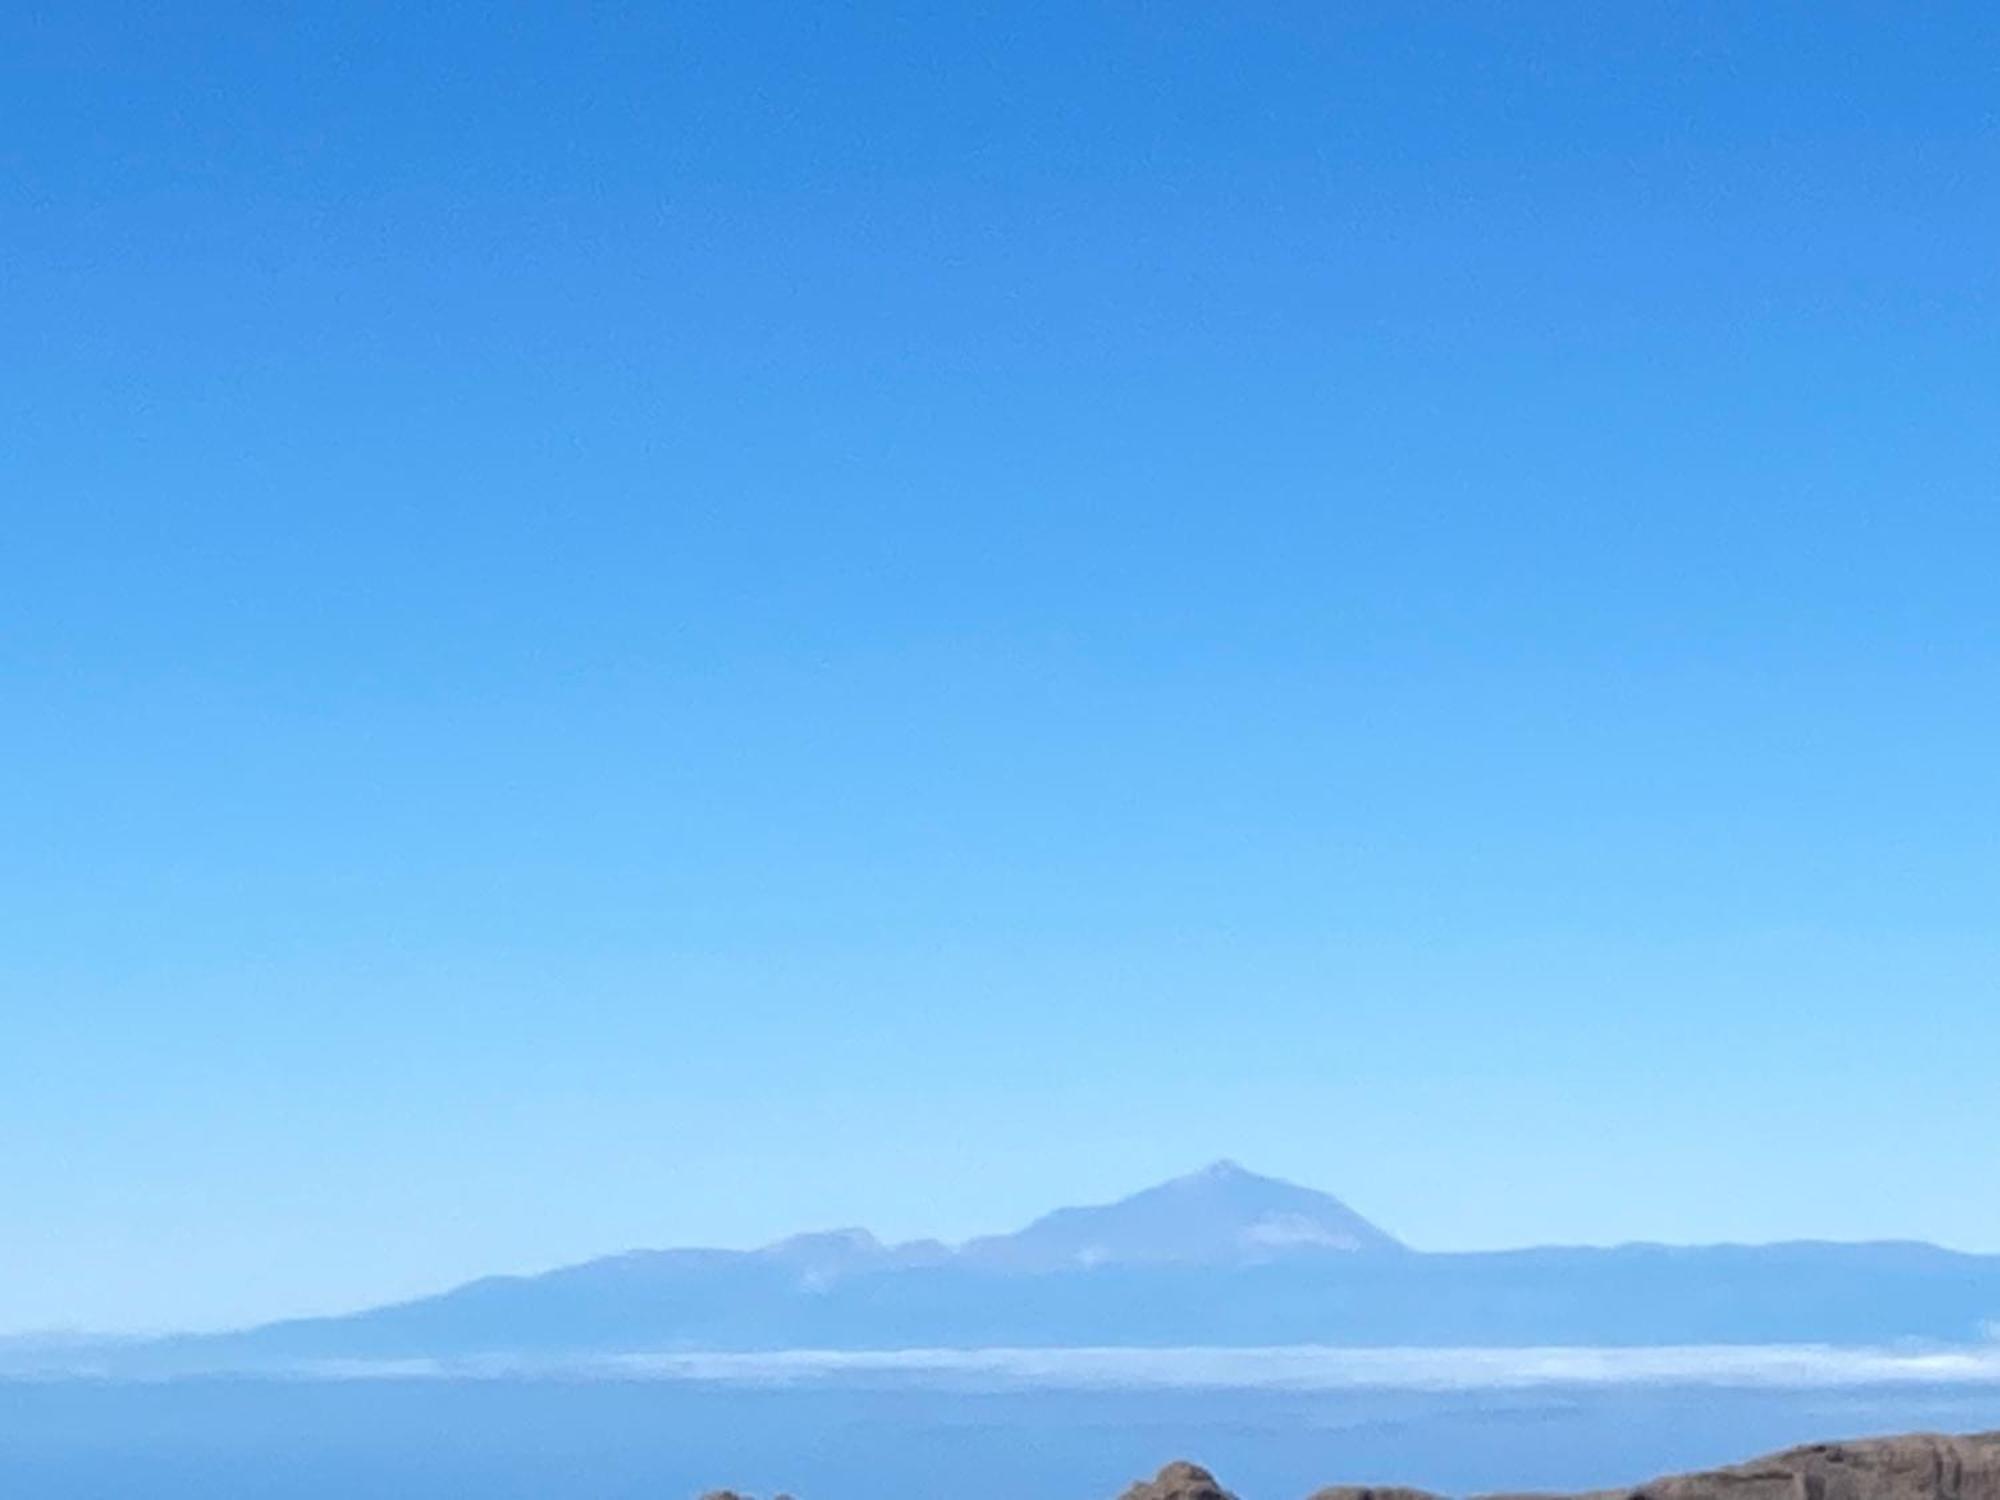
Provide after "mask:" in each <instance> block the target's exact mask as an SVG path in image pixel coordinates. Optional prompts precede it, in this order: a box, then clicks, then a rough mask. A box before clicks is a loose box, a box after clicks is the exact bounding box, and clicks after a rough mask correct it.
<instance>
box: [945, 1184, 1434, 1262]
mask: <svg viewBox="0 0 2000 1500" xmlns="http://www.w3.org/2000/svg"><path fill="white" fill-rule="evenodd" d="M1402 1248H1403V1246H1402V1244H1401V1243H1400V1242H1399V1241H1397V1240H1395V1239H1393V1238H1391V1237H1390V1236H1389V1235H1387V1234H1384V1233H1383V1232H1382V1231H1381V1230H1379V1229H1377V1228H1376V1227H1375V1226H1374V1225H1373V1224H1370V1223H1369V1222H1368V1221H1367V1220H1366V1219H1364V1218H1362V1217H1361V1215H1359V1214H1357V1213H1356V1212H1355V1211H1354V1210H1353V1209H1351V1208H1349V1207H1348V1206H1347V1205H1346V1204H1345V1203H1342V1202H1341V1201H1340V1200H1339V1199H1338V1198H1334V1197H1331V1196H1329V1195H1328V1194H1326V1193H1320V1192H1315V1191H1314V1190H1313V1189H1311V1188H1303V1187H1299V1186H1296V1185H1295V1184H1293V1183H1289V1182H1280V1181H1278V1180H1277V1179H1276V1178H1272V1177H1259V1176H1258V1175H1257V1174H1256V1173H1254V1172H1246V1171H1245V1170H1244V1169H1243V1168H1242V1167H1240V1166H1238V1165H1237V1164H1236V1163H1235V1162H1233V1161H1218V1162H1215V1163H1213V1164H1211V1165H1209V1166H1207V1167H1204V1168H1203V1169H1202V1170H1201V1171H1199V1172H1191V1173H1189V1174H1188V1175H1187V1176H1185V1177H1176V1178H1174V1179H1173V1180H1172V1181H1171V1182H1163V1183H1161V1184H1160V1185H1159V1186H1157V1187H1150V1188H1147V1189H1145V1190H1144V1191H1143V1192H1138V1193H1134V1194H1133V1195H1132V1196H1131V1197H1129V1198H1121V1199H1119V1200H1118V1202H1116V1203H1107V1204H1104V1205H1102V1206H1099V1207H1093V1208H1059V1209H1057V1210H1056V1211H1055V1212H1054V1213H1052V1214H1047V1215H1045V1216H1044V1217H1042V1218H1039V1219H1037V1220H1035V1222H1034V1223H1032V1224H1030V1225H1029V1226H1028V1227H1027V1228H1026V1229H1023V1230H1020V1231H1018V1232H1016V1233H1014V1234H999V1235H989V1236H987V1237H986V1238H984V1239H976V1240H971V1241H969V1242H968V1243H967V1244H966V1245H965V1246H964V1247H963V1248H962V1249H960V1251H959V1252H958V1259H959V1261H960V1262H961V1263H962V1264H965V1265H971V1266H980V1267H985V1268H990V1269H993V1270H1002V1271H1059V1270H1069V1269H1074V1268H1076V1267H1079V1266H1083V1267H1088V1266H1098V1265H1111V1266H1119V1265H1123V1266H1134V1265H1253V1264H1261V1263H1264V1262H1267V1261H1273V1260H1280V1259H1284V1258H1286V1257H1288V1256H1293V1255H1299V1254H1315V1253H1324V1252H1326V1251H1356V1250H1375V1251H1381V1250H1401V1249H1402Z"/></svg>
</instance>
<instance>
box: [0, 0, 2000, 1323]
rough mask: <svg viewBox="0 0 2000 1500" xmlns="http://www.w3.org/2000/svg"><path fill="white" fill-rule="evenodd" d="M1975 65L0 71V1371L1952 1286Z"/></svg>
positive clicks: (31, 57) (1964, 994)
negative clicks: (1161, 1313) (1463, 1279)
mask: <svg viewBox="0 0 2000 1500" xmlns="http://www.w3.org/2000/svg"><path fill="white" fill-rule="evenodd" d="M1996 64H2000V12H1996V11H1995V9H1994V8H1993V7H1992V6H1991V5H1988V4H1935V5H1922V6H1914V5H1890V4H1869V5H1850V4H1839V3H1827V0H1814V3H1810V4H1806V3H1783V0H1769V3H1758V4H1740V5H1709V4H1687V3H1679V0H1675V3H1663V0H1662V3H1654V0H1633V3H1623V4H1616V5H1610V4H1604V3H1601V0H1588V3H1585V0H1545V3H1538V4H1534V5H1498V4H1460V3H1454V4H1434V3H1424V0H1394V3H1389V0H1380V3H1367V0H1362V3H1346V0H1343V3H1327V0H1313V3H1259V0H1243V3H1230V4H1215V3H1211V0H1201V3H1191V0H1190V3H1183V0H1143V3H1141V0H1130V3H1097V0H1061V3H1046V4H1044V3H1040V0H1010V3H1008V4H1006V5H929V6H920V5H907V4H888V3H879V4H877V3H866V4H830V5H800V4H771V3H764V0H713V3H711V0H674V3H672V4H646V5H638V4H633V5H624V4H615V3H607V4H601V5H573V6H556V5H540V6H525V5H523V6H514V5H489V4H481V5H472V4H463V5H456V4H408V3H398V4H394V5H388V4H383V5H371V4H340V5H334V4H273V3H269V0H258V3H256V4H214V5H204V6H193V7H190V6H154V5H138V4H130V5H103V4H90V3H78V4H68V5H60V6H56V5H48V6H42V5H19V6H12V7H8V8H7V11H6V14H5V17H4V19H0V115H4V119H5V122H6V128H5V135H4V139H5V142H6V147H5V156H4V172H0V268H4V276H3V277H0V341H4V350H5V357H4V360H0V507H4V531H0V689H4V692H3V693H0V715H4V720H0V1330H4V1329H22V1328H43V1327H50V1326H59V1325H73V1326H86V1327H97V1328H140V1327H162V1326H175V1325H200V1326H207V1325H213V1324H221V1323H229V1322H233V1321H239V1320H243V1319H248V1318H254V1317H262V1316H268V1315H273V1314H278V1313H283V1312H291V1311H298V1310H305V1309H322V1308H338V1307H344V1306H350V1305H354V1304H357V1303H361V1302H366V1301H370V1300H374V1299H379V1298H384V1297H389V1296H395V1295H402V1294H407V1293H413V1292H417V1291H421V1290H425V1289H429V1288H432V1287H436V1286H439V1285H441V1284H445V1283H449V1282H451V1281H454V1280H456V1279H460V1278H463V1277H467V1276H471V1275H474V1274H478V1273H482V1272H486V1271H493V1270H508V1269H528V1268H537V1267H542V1266H547V1265H550V1264H554V1263H558V1262H561V1261H564V1260H569V1259H576V1258H581V1257H584V1256H588V1255H591V1254H594V1253H599V1252H605V1251H613V1250H618V1249H622V1248H626V1247H629V1246H633V1245H648V1244H651V1245H658V1244H672V1243H687V1242H707V1243H721V1244H745V1243H751V1242H755V1241H759V1240H762V1239H765V1238H769V1237H772V1236H775V1235H778V1234H780V1233H783V1232H786V1231H789V1230H793V1229H799V1228H805V1227H815V1226H825V1225H831V1224H845V1223H864V1224H868V1225H871V1226H873V1227H874V1228H876V1229H877V1230H878V1231H880V1232H881V1233H883V1234H885V1235H911V1234H918V1233H936V1234H940V1235H944V1236H948V1237H956V1236H960V1235H964V1234H968V1233H972V1232H975V1231H983V1230H989V1229H996V1228H1004V1227H1009V1226H1011V1225H1013V1224H1015V1223H1017V1222H1019V1221H1021V1220H1023V1219H1025V1218H1027V1217H1029V1216H1030V1215H1032V1214H1033V1213H1035V1212H1038V1211H1040V1210H1042V1209H1044V1208H1046V1207H1049V1206H1051V1205H1053V1204H1055V1203H1058V1202H1063V1201H1078V1200H1089V1199H1096V1198H1103V1197H1108V1196H1113V1195H1116V1194H1118V1193H1120V1192H1123V1191H1126V1190H1128V1189H1131V1188H1135V1187H1138V1186H1140V1185H1142V1184H1144V1183H1146V1182H1148V1181H1150V1180H1152V1179H1155V1178H1159V1177H1163V1176H1167V1175H1170V1174H1172V1173H1175V1172H1178V1171H1183V1170H1186V1169H1188V1168H1190V1167H1192V1166H1194V1165H1196V1164H1198V1163H1200V1162H1202V1161H1204V1160H1206V1159H1208V1158H1211V1157H1214V1156H1217V1155H1221V1154H1225V1153H1226V1154H1229V1155H1232V1156H1236V1157H1239V1158H1241V1159H1242V1160H1243V1161H1245V1162H1246V1163H1247V1164H1249V1165H1250V1166H1252V1167H1254V1168H1257V1169H1260V1170H1264V1171H1270V1172H1275V1173H1278V1174H1281V1175H1286V1176H1290V1177H1294V1178H1297V1179H1300V1180H1303V1181H1306V1182H1310V1183H1312V1184H1314V1185H1316V1186H1320V1187H1324V1188H1327V1189H1329V1190H1332V1191H1335V1192H1338V1193H1340V1194H1342V1195H1343V1196H1345V1197H1346V1198H1347V1199H1349V1200H1350V1201H1351V1202H1352V1203H1353V1204H1354V1205H1355V1206H1356V1207H1357V1208H1359V1209H1360V1210H1361V1211H1363V1212H1364V1213H1366V1214H1368V1215H1370V1216H1371V1217H1373V1218H1375V1219H1376V1220H1378V1221H1379V1222H1380V1223H1382V1224H1383V1225H1384V1226H1385V1227H1387V1228H1389V1229H1391V1230H1392V1231H1394V1232H1396V1233H1398V1234H1400V1235H1402V1236H1404V1237H1405V1238H1407V1239H1409V1240H1411V1241H1412V1242H1414V1243H1416V1244H1419V1245H1422V1246H1427V1247H1433V1248H1449V1247H1468V1246H1491V1245H1508V1244H1519V1243H1525V1242H1531V1241H1547V1240H1572V1241H1577V1240H1581V1241H1615V1240H1620V1239H1626V1238H1660V1239H1673V1240H1707V1239H1724V1238H1740V1239H1766V1238H1779V1237H1787V1236H1833V1237H1874V1236H1899V1237H1920V1238H1930V1239H1936V1240H1940V1241H1943V1242H1946V1243H1949V1244H1954V1245H1959V1246H1963V1247H1967V1248H1984V1249H1991V1250H2000V1193H1996V1192H1995V1191H1994V1190H1993V1186H1994V1179H1995V1163H1996V1156H1997V1155H2000V1118H1997V1117H1996V1113H1997V1112H1996V1108H1995V1096H1994V1092H1993V1089H1994V1083H1993V1080H1994V1069H1995V1064H1996V1059H2000V985H1996V978H2000V930H1996V923H1995V917H1996V897H2000V881H1996V870H2000V838H1997V837H1996V834H2000V805H1996V793H2000V753H1996V746H2000V694H1996V691H1995V689H1996V668H2000V589H1996V583H1995V577H1996V569H1997V568H2000V510H1996V474H2000V469H1996V460H2000V410H1996V395H1997V394H2000V308H1997V307H1996V302H1995V293H1996V290H2000V255H1996V252H1995V247H1996V246H2000V116H1997V115H1996V104H1995V100H1996V93H1995V77H1996Z"/></svg>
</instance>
